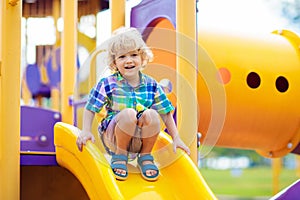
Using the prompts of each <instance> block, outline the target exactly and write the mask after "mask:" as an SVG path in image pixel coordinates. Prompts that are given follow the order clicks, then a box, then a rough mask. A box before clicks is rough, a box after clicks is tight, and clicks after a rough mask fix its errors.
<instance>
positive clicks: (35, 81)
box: [25, 64, 41, 94]
mask: <svg viewBox="0 0 300 200" xmlns="http://www.w3.org/2000/svg"><path fill="white" fill-rule="evenodd" d="M25 76H26V83H27V86H28V89H29V90H30V92H31V94H37V93H38V91H39V89H40V87H41V75H40V71H39V68H38V66H37V65H36V64H34V65H27V67H26V74H25Z"/></svg>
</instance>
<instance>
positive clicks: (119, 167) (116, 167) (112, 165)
mask: <svg viewBox="0 0 300 200" xmlns="http://www.w3.org/2000/svg"><path fill="white" fill-rule="evenodd" d="M110 167H111V168H112V169H123V170H125V171H126V173H127V166H126V165H124V164H119V163H118V164H111V166H110Z"/></svg>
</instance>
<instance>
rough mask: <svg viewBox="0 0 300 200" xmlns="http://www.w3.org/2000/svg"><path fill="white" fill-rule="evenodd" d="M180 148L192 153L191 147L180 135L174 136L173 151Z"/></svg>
mask: <svg viewBox="0 0 300 200" xmlns="http://www.w3.org/2000/svg"><path fill="white" fill-rule="evenodd" d="M177 148H180V149H182V150H183V151H185V152H186V153H187V154H188V155H190V154H191V152H190V149H189V148H188V147H187V146H186V145H185V144H184V142H183V141H182V140H181V138H180V137H179V136H177V137H175V138H173V151H174V153H176V149H177Z"/></svg>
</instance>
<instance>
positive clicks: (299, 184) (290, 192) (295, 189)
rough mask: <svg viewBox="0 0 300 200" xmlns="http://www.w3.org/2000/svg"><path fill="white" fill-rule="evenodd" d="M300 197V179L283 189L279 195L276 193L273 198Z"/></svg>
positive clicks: (277, 199) (280, 199)
mask: <svg viewBox="0 0 300 200" xmlns="http://www.w3.org/2000/svg"><path fill="white" fill-rule="evenodd" d="M299 198H300V180H298V181H296V182H295V183H294V184H292V185H291V186H290V187H288V188H287V189H285V190H284V191H282V192H281V193H280V194H279V195H276V196H275V197H274V198H272V199H276V200H288V199H291V200H293V199H299Z"/></svg>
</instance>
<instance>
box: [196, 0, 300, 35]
mask: <svg viewBox="0 0 300 200" xmlns="http://www.w3.org/2000/svg"><path fill="white" fill-rule="evenodd" d="M285 1H286V0H285ZM281 3H282V1H280V0H276V1H274V0H273V1H271V0H199V2H198V6H197V7H198V10H199V12H198V26H199V27H207V28H210V29H223V30H228V31H235V32H248V33H249V32H250V33H252V32H253V33H263V32H268V33H269V32H272V31H274V30H279V29H289V30H292V31H294V32H298V30H297V27H296V26H291V23H290V22H289V21H288V20H287V19H286V18H283V17H282V16H281V5H282V4H281Z"/></svg>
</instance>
